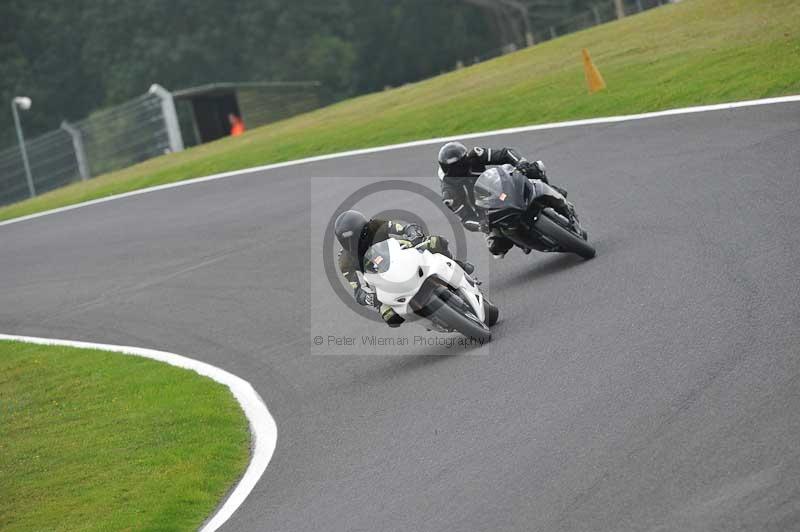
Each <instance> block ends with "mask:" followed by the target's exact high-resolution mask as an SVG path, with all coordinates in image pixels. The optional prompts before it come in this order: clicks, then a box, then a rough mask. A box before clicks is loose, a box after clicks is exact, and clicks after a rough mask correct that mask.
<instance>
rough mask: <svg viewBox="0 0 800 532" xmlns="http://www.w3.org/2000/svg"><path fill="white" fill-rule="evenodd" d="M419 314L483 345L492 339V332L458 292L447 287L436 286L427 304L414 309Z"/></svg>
mask: <svg viewBox="0 0 800 532" xmlns="http://www.w3.org/2000/svg"><path fill="white" fill-rule="evenodd" d="M416 313H417V314H419V315H420V316H425V317H427V318H428V319H431V320H434V321H436V322H437V323H439V324H441V325H443V326H444V327H445V328H448V329H454V330H456V331H458V332H460V333H461V334H463V335H464V336H466V337H467V338H470V339H472V340H475V341H477V342H479V343H480V344H481V345H483V344H484V343H486V342H489V341H490V340H491V339H492V332H491V331H490V330H489V327H488V326H487V325H486V324H485V323H483V322H482V321H481V320H480V319H479V318H478V317H477V316H476V315H475V313H474V312H473V311H472V308H471V307H470V306H469V305H468V304H467V303H466V302H465V301H464V300H463V299H461V297H459V296H458V294H456V293H453V292H451V291H450V290H448V289H447V288H444V287H441V286H439V287H437V288H436V289H435V290H434V291H433V292H432V293H431V294H430V299H428V301H427V304H425V305H424V306H422V308H419V310H417V311H416Z"/></svg>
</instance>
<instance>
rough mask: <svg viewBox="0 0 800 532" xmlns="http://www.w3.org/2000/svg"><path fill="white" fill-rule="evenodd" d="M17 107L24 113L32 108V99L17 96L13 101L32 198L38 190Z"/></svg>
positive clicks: (13, 111)
mask: <svg viewBox="0 0 800 532" xmlns="http://www.w3.org/2000/svg"><path fill="white" fill-rule="evenodd" d="M17 107H19V108H20V109H22V110H23V111H27V110H28V109H30V108H31V99H30V98H28V97H27V96H17V97H16V98H14V99H13V100H11V112H12V113H13V114H14V125H15V126H16V128H17V139H18V140H19V150H20V151H21V152H22V162H23V164H24V165H25V177H26V178H27V180H28V192H30V195H31V197H34V196H35V195H36V188H35V187H34V186H33V176H32V175H31V165H30V164H29V163H28V150H27V149H26V148H25V137H24V136H23V134H22V125H21V124H20V123H19V113H18V112H17Z"/></svg>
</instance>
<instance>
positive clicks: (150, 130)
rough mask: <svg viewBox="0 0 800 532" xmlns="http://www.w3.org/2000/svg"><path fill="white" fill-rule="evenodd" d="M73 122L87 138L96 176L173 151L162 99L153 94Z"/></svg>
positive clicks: (89, 155)
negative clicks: (170, 148) (170, 147)
mask: <svg viewBox="0 0 800 532" xmlns="http://www.w3.org/2000/svg"><path fill="white" fill-rule="evenodd" d="M73 125H74V126H75V127H76V128H77V129H78V130H79V131H80V133H81V136H82V137H83V143H84V146H85V150H86V157H87V159H88V161H89V172H90V174H91V175H94V176H96V175H100V174H104V173H106V172H111V171H113V170H118V169H120V168H125V167H126V166H130V165H132V164H135V163H138V162H141V161H144V160H147V159H150V158H152V157H156V156H158V155H162V154H164V153H167V152H168V151H169V138H168V136H167V131H166V127H165V123H164V116H163V114H162V109H161V100H160V99H159V98H158V97H156V96H154V95H152V94H145V95H142V96H140V97H138V98H135V99H133V100H130V101H128V102H126V103H124V104H122V105H118V106H117V107H112V108H110V109H103V110H101V111H97V112H95V113H92V114H91V115H89V116H88V117H87V118H85V119H83V120H81V121H80V122H76V123H75V124H73Z"/></svg>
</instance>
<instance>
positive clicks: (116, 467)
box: [0, 341, 250, 531]
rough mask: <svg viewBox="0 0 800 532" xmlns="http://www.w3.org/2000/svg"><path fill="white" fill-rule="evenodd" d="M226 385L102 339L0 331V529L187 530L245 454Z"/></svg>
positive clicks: (233, 477)
mask: <svg viewBox="0 0 800 532" xmlns="http://www.w3.org/2000/svg"><path fill="white" fill-rule="evenodd" d="M249 445H250V435H249V430H248V425H247V420H246V418H245V417H244V414H243V412H242V410H241V408H240V407H239V404H238V403H237V402H236V400H235V399H234V397H233V396H232V395H231V393H230V391H229V390H228V389H227V388H226V387H224V386H222V385H220V384H218V383H216V382H214V381H212V380H210V379H208V378H205V377H201V376H199V375H197V374H195V373H194V372H191V371H188V370H184V369H180V368H176V367H173V366H169V365H167V364H163V363H160V362H156V361H153V360H148V359H144V358H140V357H135V356H125V355H121V354H117V353H107V352H103V351H96V350H87V349H74V348H68V347H54V346H52V347H51V346H40V345H32V344H26V343H20V342H8V341H0V497H1V498H2V504H0V529H2V530H5V531H22V530H32V531H33V530H36V531H38V530H189V529H196V528H197V527H198V526H199V525H200V524H201V523H202V522H203V521H204V520H205V519H206V518H207V517H208V516H209V515H210V514H211V513H212V512H213V511H214V509H215V508H216V506H217V504H219V503H220V502H221V499H222V498H223V497H224V496H225V494H226V493H227V491H228V490H229V489H230V488H231V487H232V486H233V484H234V483H235V482H236V481H237V480H238V478H239V477H240V475H241V474H242V473H243V472H244V469H245V468H246V466H247V462H248V459H249Z"/></svg>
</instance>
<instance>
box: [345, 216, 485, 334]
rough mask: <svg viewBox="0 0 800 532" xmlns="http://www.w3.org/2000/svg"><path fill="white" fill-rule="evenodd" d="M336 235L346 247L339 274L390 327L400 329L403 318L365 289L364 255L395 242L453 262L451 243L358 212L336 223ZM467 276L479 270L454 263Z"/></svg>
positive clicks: (409, 226)
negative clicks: (385, 243)
mask: <svg viewBox="0 0 800 532" xmlns="http://www.w3.org/2000/svg"><path fill="white" fill-rule="evenodd" d="M333 232H334V233H335V234H336V239H337V240H338V241H339V244H341V246H342V250H341V251H340V252H339V270H340V271H341V272H342V275H343V276H344V278H345V279H346V280H347V282H348V283H350V287H351V288H352V289H353V297H355V299H356V302H357V303H358V304H359V305H363V306H368V307H373V308H376V309H377V308H380V313H381V317H382V318H383V320H384V321H385V322H386V324H387V325H388V326H389V327H399V326H400V324H401V323H403V321H405V320H403V318H402V317H400V316H398V315H397V313H395V311H394V310H392V307H390V306H388V305H381V302H380V301H378V299H377V298H376V297H375V293H374V292H372V291H369V290H366V289H365V288H364V287H363V286H361V281H360V279H359V276H358V272H361V273H364V254H365V253H366V252H367V250H368V249H369V248H370V247H371V246H372V245H373V244H377V243H378V242H383V241H384V240H387V239H389V238H395V239H397V240H400V241H401V242H402V243H404V244H406V245H408V246H419V245H420V244H422V245H421V246H420V247H422V248H424V249H427V250H428V251H430V252H431V253H441V254H442V255H445V256H446V257H448V258H453V257H452V255H451V254H450V251H449V250H448V242H447V240H446V239H445V238H443V237H441V236H427V235H426V234H425V233H424V232H423V231H422V228H421V227H420V226H419V225H417V224H414V223H410V224H405V225H404V224H400V223H397V222H393V221H391V220H380V219H372V220H368V219H367V218H366V216H364V215H363V214H361V213H360V212H358V211H344V212H343V213H341V214H340V215H339V216H338V217H337V218H336V221H335V222H334V226H333ZM454 260H455V261H456V262H457V263H458V264H459V265H460V266H461V267H462V268H463V269H464V271H465V272H467V274H471V273H472V272H473V271H474V270H475V267H474V266H473V265H472V264H470V263H469V262H465V261H460V260H457V259H454Z"/></svg>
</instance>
